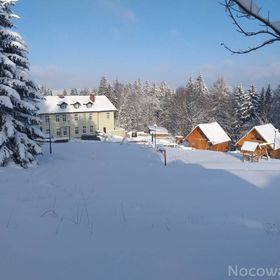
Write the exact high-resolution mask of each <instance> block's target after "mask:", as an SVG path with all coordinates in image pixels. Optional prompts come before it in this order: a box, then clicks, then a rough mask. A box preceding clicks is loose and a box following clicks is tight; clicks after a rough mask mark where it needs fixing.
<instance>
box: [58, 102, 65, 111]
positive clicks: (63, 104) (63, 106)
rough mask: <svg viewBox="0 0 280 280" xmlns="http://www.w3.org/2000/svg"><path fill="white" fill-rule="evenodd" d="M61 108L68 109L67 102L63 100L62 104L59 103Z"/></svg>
mask: <svg viewBox="0 0 280 280" xmlns="http://www.w3.org/2000/svg"><path fill="white" fill-rule="evenodd" d="M58 106H59V107H60V109H66V108H67V103H65V102H62V103H61V104H59V105H58Z"/></svg>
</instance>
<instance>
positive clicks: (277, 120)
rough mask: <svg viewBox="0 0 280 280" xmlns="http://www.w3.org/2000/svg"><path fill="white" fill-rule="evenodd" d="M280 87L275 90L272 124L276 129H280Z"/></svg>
mask: <svg viewBox="0 0 280 280" xmlns="http://www.w3.org/2000/svg"><path fill="white" fill-rule="evenodd" d="M279 112H280V85H278V87H277V88H276V89H275V90H274V93H273V102H272V122H273V125H274V126H275V127H276V128H278V129H279V128H280V114H279Z"/></svg>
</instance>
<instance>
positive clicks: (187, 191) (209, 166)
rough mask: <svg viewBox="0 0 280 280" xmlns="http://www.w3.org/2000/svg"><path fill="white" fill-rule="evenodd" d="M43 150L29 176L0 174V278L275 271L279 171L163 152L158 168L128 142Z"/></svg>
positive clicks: (15, 171) (132, 279) (226, 157)
mask: <svg viewBox="0 0 280 280" xmlns="http://www.w3.org/2000/svg"><path fill="white" fill-rule="evenodd" d="M47 148H48V147H47V146H45V147H44V149H45V150H46V154H45V156H44V157H41V158H40V166H39V167H37V168H34V169H28V170H24V169H19V168H9V169H6V168H0V174H1V175H0V279H5V280H15V279H21V280H24V279H26V280H50V279H67V280H72V279H73V280H76V279H82V280H92V279H96V280H105V279H106V280H112V279H119V280H126V279H127V280H143V279H147V280H149V279H151V280H157V279H158V280H162V279H166V280H167V279H168V280H170V279H176V280H185V279H197V280H204V279H207V280H209V279H213V280H214V279H215V280H216V279H227V278H228V277H227V276H228V266H229V265H231V266H235V265H239V266H242V267H276V268H277V267H278V266H279V257H280V253H279V242H280V219H279V210H280V206H279V205H280V204H279V195H280V188H279V179H280V174H279V168H280V161H277V160H270V161H262V162H261V163H247V162H246V163H242V162H241V161H240V158H239V156H238V155H236V154H230V153H229V154H224V153H216V152H208V151H190V150H182V149H178V148H173V149H172V148H170V149H167V157H168V164H167V166H166V167H165V166H164V165H163V163H162V159H161V155H160V154H158V153H156V152H154V151H152V150H151V149H147V148H143V147H141V146H138V145H134V144H123V145H120V144H117V143H105V142H101V143H92V142H70V143H66V144H54V147H53V150H54V154H53V155H49V154H48V153H47V152H48V150H47ZM262 279H266V278H262ZM267 279H268V278H267Z"/></svg>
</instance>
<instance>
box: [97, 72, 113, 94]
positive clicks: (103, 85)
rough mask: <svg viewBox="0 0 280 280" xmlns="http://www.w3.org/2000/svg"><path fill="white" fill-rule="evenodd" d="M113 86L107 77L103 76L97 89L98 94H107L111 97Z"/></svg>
mask: <svg viewBox="0 0 280 280" xmlns="http://www.w3.org/2000/svg"><path fill="white" fill-rule="evenodd" d="M111 91H112V87H111V85H110V84H109V82H108V80H107V77H106V76H102V77H101V79H100V83H99V87H98V90H97V94H98V95H105V96H107V97H108V98H109V99H110V96H111Z"/></svg>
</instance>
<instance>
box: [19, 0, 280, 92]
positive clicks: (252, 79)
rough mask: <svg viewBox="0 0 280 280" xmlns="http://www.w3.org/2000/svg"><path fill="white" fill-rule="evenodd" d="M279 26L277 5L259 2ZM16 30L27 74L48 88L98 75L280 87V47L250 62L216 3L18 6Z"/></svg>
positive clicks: (71, 1) (94, 0)
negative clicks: (26, 54) (230, 49)
mask: <svg viewBox="0 0 280 280" xmlns="http://www.w3.org/2000/svg"><path fill="white" fill-rule="evenodd" d="M257 3H259V4H260V6H262V4H264V5H263V12H266V11H267V10H268V9H269V10H271V18H272V19H273V20H280V1H278V0H262V1H261V0H259V1H258V0H257ZM14 10H15V12H16V13H17V14H18V15H19V16H20V17H21V19H20V20H17V21H16V24H17V28H18V31H19V32H20V33H21V35H22V36H23V37H24V39H25V41H26V42H27V44H28V46H29V60H30V63H31V68H32V75H33V77H34V79H35V80H36V81H37V82H38V83H39V84H45V85H47V86H49V87H50V88H52V89H62V88H71V87H77V88H83V87H94V86H97V85H98V83H99V80H100V77H101V76H102V75H104V74H105V75H107V77H108V79H109V80H114V79H116V78H118V79H119V80H120V81H121V82H129V81H133V80H136V79H138V78H141V79H142V80H149V81H152V82H153V81H156V82H160V81H162V80H165V81H166V82H167V83H169V84H170V85H171V86H173V87H176V86H179V85H184V84H185V83H186V79H187V78H189V77H190V76H193V77H196V76H197V74H198V73H199V72H201V73H202V74H203V76H204V78H205V80H206V82H207V83H208V84H209V86H210V85H211V83H212V82H213V81H214V80H216V78H217V77H218V76H219V75H223V76H224V77H225V79H226V81H227V82H228V83H230V84H232V85H234V84H237V83H243V84H244V86H245V87H246V86H247V85H249V84H250V83H255V84H256V85H257V86H259V87H260V86H262V85H264V86H265V85H267V84H268V83H271V84H272V85H273V86H275V85H277V84H279V83H280V43H278V44H275V45H272V46H269V47H267V48H265V49H262V50H259V51H257V52H254V53H252V54H248V55H245V56H244V55H242V56H238V55H231V54H230V53H229V52H228V51H226V50H225V49H224V48H223V47H221V46H220V43H221V42H225V43H227V44H228V45H229V46H231V47H236V48H239V47H241V48H242V47H243V48H246V47H247V46H251V45H253V44H254V41H253V42H251V41H249V40H248V39H246V38H244V37H243V36H242V35H240V34H238V33H237V32H236V31H235V30H234V26H233V25H232V22H231V20H230V19H229V18H228V16H227V14H226V13H225V10H224V8H223V7H222V6H221V5H219V4H218V1H216V0H201V1H195V0H192V1H191V0H175V1H174V0H161V1H159V0H150V1H147V0H19V2H18V3H17V4H16V6H15V7H14Z"/></svg>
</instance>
